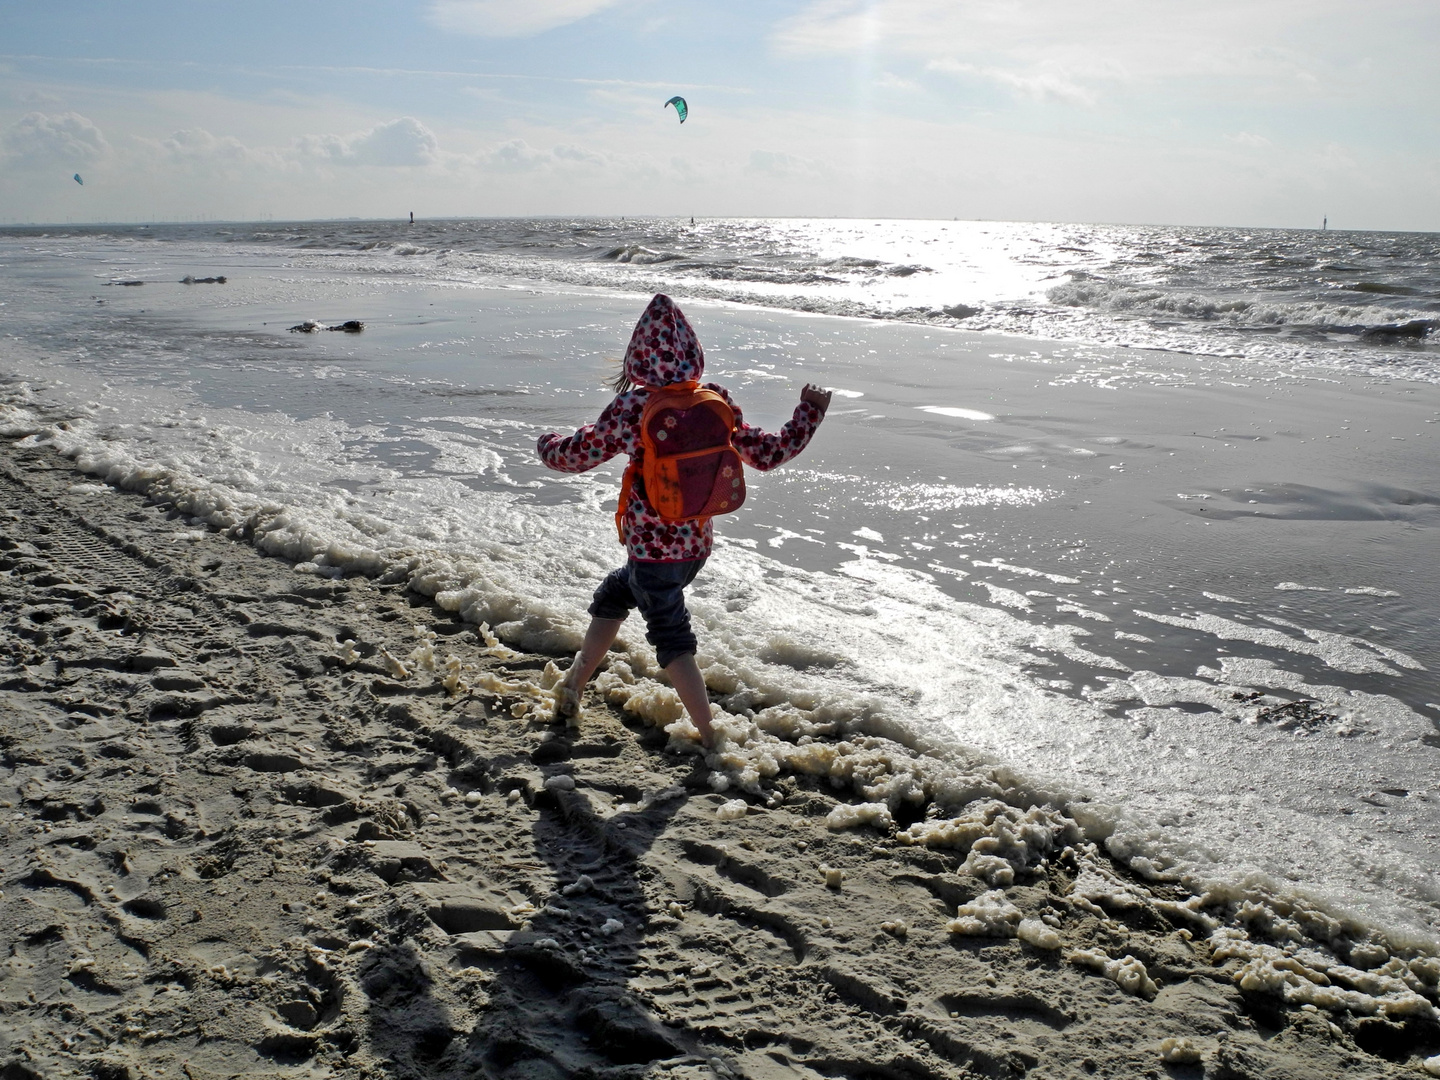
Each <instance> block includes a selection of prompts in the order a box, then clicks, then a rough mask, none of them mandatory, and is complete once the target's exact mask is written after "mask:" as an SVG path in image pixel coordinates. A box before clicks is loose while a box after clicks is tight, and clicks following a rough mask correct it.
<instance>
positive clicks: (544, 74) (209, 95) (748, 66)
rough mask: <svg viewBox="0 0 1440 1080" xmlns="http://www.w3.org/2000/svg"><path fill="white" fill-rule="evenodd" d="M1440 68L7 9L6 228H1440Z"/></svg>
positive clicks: (1393, 41)
mask: <svg viewBox="0 0 1440 1080" xmlns="http://www.w3.org/2000/svg"><path fill="white" fill-rule="evenodd" d="M1437 45H1440V3H1436V2H1435V0H1371V2H1369V3H1366V4H1356V3H1354V2H1353V0H1346V2H1343V3H1342V2H1338V0H1303V2H1300V0H1248V2H1239V0H1209V2H1207V3H1205V4H1195V3H1192V2H1185V3H1182V2H1178V0H1086V2H1084V3H1079V2H1076V0H773V2H769V3H758V2H749V0H735V2H728V3H713V2H711V3H702V2H699V0H668V2H663V3H662V2H658V0H526V2H517V0H424V2H413V3H401V2H396V0H350V2H347V3H343V4H341V3H336V2H331V0H292V2H290V3H278V2H273V0H263V2H253V0H252V2H240V3H235V2H231V3H221V2H218V0H188V2H183V3H175V2H160V0H127V2H125V3H116V2H114V0H106V2H94V0H66V2H64V3H52V4H34V3H28V2H27V3H22V2H20V0H0V221H10V220H20V221H30V220H36V221H47V220H48V221H64V220H76V221H80V220H99V219H112V220H149V219H152V218H179V217H184V218H194V217H200V216H205V217H211V218H257V217H263V216H271V217H275V218H297V217H301V218H308V217H343V216H365V217H369V216H382V217H398V216H403V215H404V214H405V213H406V212H408V211H410V210H414V211H415V212H416V213H417V215H420V216H440V215H472V214H482V215H488V214H627V215H639V214H697V215H715V214H741V215H750V214H755V215H770V214H807V215H857V216H897V217H945V218H949V217H963V218H1010V219H1022V220H1082V221H1137V222H1175V223H1213V224H1240V225H1256V226H1260V225H1282V226H1285V225H1295V226H1312V225H1314V224H1317V223H1318V220H1319V218H1320V217H1322V216H1327V215H1328V216H1329V218H1330V219H1331V222H1332V224H1334V225H1338V226H1350V227H1357V228H1395V229H1427V230H1440V146H1437V141H1436V140H1435V139H1434V138H1433V126H1434V109H1435V104H1436V102H1437V101H1440V64H1437V63H1436V62H1435V59H1434V54H1435V51H1436V46H1437ZM672 93H681V94H684V95H685V96H686V97H687V98H688V99H689V101H690V105H691V110H692V111H691V118H690V120H689V121H688V122H687V123H686V124H685V125H684V126H683V127H681V126H680V125H679V124H678V123H677V122H676V119H675V116H674V114H673V112H669V111H666V110H665V109H663V107H662V103H663V102H664V101H665V99H666V98H667V97H669V96H670V95H671V94H672ZM76 171H78V172H80V173H81V174H82V175H84V176H85V181H86V182H85V185H84V187H83V188H82V187H80V186H79V185H76V184H74V183H73V181H71V180H70V179H69V177H70V175H71V173H74V172H76Z"/></svg>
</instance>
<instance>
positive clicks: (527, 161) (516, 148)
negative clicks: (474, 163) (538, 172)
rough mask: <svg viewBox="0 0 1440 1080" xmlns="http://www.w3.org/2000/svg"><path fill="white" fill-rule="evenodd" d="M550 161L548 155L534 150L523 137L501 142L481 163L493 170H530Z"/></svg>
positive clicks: (509, 171) (510, 171)
mask: <svg viewBox="0 0 1440 1080" xmlns="http://www.w3.org/2000/svg"><path fill="white" fill-rule="evenodd" d="M549 162H550V155H549V154H547V153H545V151H543V150H536V149H535V148H534V147H533V146H531V145H530V144H529V143H527V142H526V141H525V140H524V139H511V140H510V141H509V142H503V143H501V144H500V145H499V146H497V147H496V148H495V149H494V150H492V151H490V153H488V154H486V155H485V156H484V157H483V158H482V164H483V165H484V166H485V167H486V168H489V169H492V170H494V171H495V172H507V173H513V172H530V171H531V170H533V169H539V168H542V167H543V166H545V165H547V164H548V163H549Z"/></svg>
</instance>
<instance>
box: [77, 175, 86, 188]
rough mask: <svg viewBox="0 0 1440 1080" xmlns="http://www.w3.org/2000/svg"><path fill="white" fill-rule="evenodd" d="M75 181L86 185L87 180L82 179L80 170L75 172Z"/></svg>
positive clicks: (82, 185)
mask: <svg viewBox="0 0 1440 1080" xmlns="http://www.w3.org/2000/svg"><path fill="white" fill-rule="evenodd" d="M75 182H76V183H77V184H79V185H80V186H81V187H84V186H85V181H84V180H81V179H80V174H79V173H78V172H77V173H76V174H75Z"/></svg>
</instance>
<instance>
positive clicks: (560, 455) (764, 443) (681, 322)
mask: <svg viewBox="0 0 1440 1080" xmlns="http://www.w3.org/2000/svg"><path fill="white" fill-rule="evenodd" d="M704 370H705V358H704V353H703V352H702V350H701V348H700V343H699V341H698V340H697V339H696V338H695V332H694V331H693V330H692V329H691V327H690V324H689V323H688V322H687V321H686V319H685V316H684V315H683V314H681V312H680V309H679V308H677V307H676V306H675V304H674V302H673V301H672V300H671V299H670V298H669V297H668V296H665V295H663V294H661V295H657V296H656V297H655V298H654V299H653V300H651V301H650V306H649V307H648V308H646V310H645V314H644V315H642V316H641V317H640V322H639V323H638V324H637V325H636V327H635V333H634V336H632V338H631V339H630V347H629V349H627V350H626V353H625V372H626V374H627V375H629V377H630V379H631V380H632V381H633V382H636V383H639V384H640V385H639V386H638V387H636V388H635V389H633V390H627V391H625V392H624V393H622V394H620V395H618V396H617V397H616V398H615V400H614V401H612V402H611V403H610V404H609V405H607V406H606V407H605V411H604V412H602V413H601V414H600V417H599V419H597V420H596V421H595V422H594V423H593V424H586V425H585V426H584V427H582V428H580V430H579V431H577V432H575V434H573V435H570V436H567V437H563V438H562V437H561V436H560V435H558V434H556V433H553V432H551V433H549V434H546V435H542V436H541V437H540V441H539V444H538V446H537V449H538V451H539V453H540V458H541V460H542V461H544V462H545V464H546V465H547V466H549V467H550V468H552V469H556V470H558V471H560V472H572V473H579V472H585V471H586V470H587V469H593V468H594V467H595V466H597V465H599V464H601V463H602V462H605V461H609V460H610V459H611V458H613V457H615V456H616V455H617V454H629V455H630V459H631V462H632V464H633V465H634V466H635V467H636V469H637V471H638V469H639V468H640V467H642V466H643V464H644V462H643V454H644V449H643V447H642V446H641V443H640V414H641V413H642V412H643V411H644V409H645V401H646V399H647V398H648V397H649V396H650V390H649V388H650V387H652V386H668V385H670V384H671V383H677V382H684V381H687V380H690V379H698V378H699V376H700V375H701V374H702V373H703V372H704ZM705 386H706V388H707V389H710V390H714V391H716V392H717V393H719V394H720V395H721V396H722V397H723V398H725V400H726V401H727V402H728V403H729V404H730V407H731V408H732V409H734V410H735V434H734V436H733V439H732V441H733V444H734V446H735V450H736V451H737V452H738V453H739V455H740V458H741V460H742V461H744V462H745V464H747V465H749V466H750V467H751V468H754V469H758V470H759V471H761V472H765V471H767V470H769V469H773V468H775V466H777V465H781V464H784V463H785V462H787V461H789V460H790V459H791V458H793V457H794V456H795V455H796V454H798V453H800V451H801V450H804V449H805V447H806V445H807V444H808V443H809V442H810V439H811V437H812V436H813V435H814V434H815V429H816V428H818V427H819V426H820V410H819V409H817V408H816V407H815V406H814V405H811V404H810V403H809V402H804V401H802V402H800V404H798V405H796V406H795V412H794V415H793V416H792V417H791V418H790V421H789V423H787V424H786V425H785V426H784V427H782V428H781V429H780V431H779V432H777V433H775V434H769V433H767V432H764V431H761V430H760V429H759V428H756V427H751V426H750V425H749V424H747V423H745V420H744V418H743V417H742V415H741V413H740V407H739V406H738V405H736V404H735V402H734V400H733V399H732V398H731V397H730V395H729V393H728V392H727V391H726V390H725V388H724V387H722V386H719V385H717V384H715V383H706V384H705ZM621 531H622V532H623V534H624V537H625V549H626V551H627V552H628V553H629V555H630V558H632V559H636V560H638V561H640V562H683V561H687V560H690V559H703V558H705V557H707V556H708V555H709V554H710V549H711V545H712V544H713V542H714V533H713V530H712V528H711V524H710V520H709V519H708V518H706V519H704V520H702V521H698V522H695V521H681V522H672V521H665V520H663V519H662V518H661V517H660V515H659V514H657V513H656V512H655V509H654V508H653V507H652V506H651V505H650V504H649V503H648V502H647V501H646V499H645V494H644V485H643V484H640V483H637V484H635V485H634V486H633V487H632V489H631V493H630V502H629V505H628V506H626V507H625V513H624V515H623V516H622V518H621Z"/></svg>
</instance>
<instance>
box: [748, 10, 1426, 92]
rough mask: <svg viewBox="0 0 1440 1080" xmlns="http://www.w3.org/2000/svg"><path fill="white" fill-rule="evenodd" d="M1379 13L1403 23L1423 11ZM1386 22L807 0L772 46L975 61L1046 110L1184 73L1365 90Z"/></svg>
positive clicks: (1368, 14)
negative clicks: (1369, 57) (1349, 84)
mask: <svg viewBox="0 0 1440 1080" xmlns="http://www.w3.org/2000/svg"><path fill="white" fill-rule="evenodd" d="M1376 5H1377V6H1381V7H1383V8H1384V9H1386V10H1387V11H1388V12H1390V13H1392V14H1402V15H1403V14H1405V13H1406V12H1419V11H1421V10H1422V8H1423V5H1422V4H1420V3H1418V2H1417V0H1376ZM1432 8H1433V3H1432ZM1414 17H1415V18H1417V19H1421V20H1423V21H1429V22H1433V21H1434V15H1433V13H1432V14H1429V15H1423V14H1422V15H1415V16H1414ZM1392 21H1393V20H1392ZM1386 27H1387V21H1386V20H1385V19H1383V18H1381V17H1378V15H1377V13H1376V12H1375V11H1374V10H1372V8H1371V7H1369V6H1364V5H1355V4H1353V3H1349V2H1347V0H1264V2H1261V3H1256V2H1255V0H1208V2H1207V3H1205V4H1178V3H1167V4H1157V3H1155V2H1154V0H1087V2H1086V3H1075V2H1074V0H1025V2H1023V3H1018V2H1016V0H965V2H964V3H957V2H955V0H812V2H811V3H809V4H808V5H807V6H806V7H804V8H803V9H802V10H801V11H800V12H798V13H797V14H795V15H793V16H791V17H789V18H786V19H784V20H782V21H780V22H779V23H778V24H776V26H775V27H774V29H773V31H772V33H771V37H770V44H771V46H772V47H773V48H774V49H776V50H777V51H778V52H780V53H782V54H787V55H798V56H825V55H853V56H857V57H883V58H884V59H885V60H886V61H889V62H894V61H895V60H896V59H897V58H902V57H909V58H913V59H917V60H919V61H921V63H922V64H923V63H925V62H931V63H936V64H937V65H944V64H946V63H949V64H951V65H970V68H971V70H972V71H973V72H974V73H976V74H980V75H983V76H985V77H986V78H989V79H991V80H993V81H995V82H1000V83H1004V84H1007V85H1009V86H1010V87H1011V88H1012V89H1014V90H1015V91H1017V92H1018V93H1020V94H1023V95H1024V96H1026V97H1029V98H1032V99H1035V100H1042V101H1070V102H1080V101H1084V102H1092V103H1093V101H1094V100H1095V99H1096V98H1097V96H1098V95H1099V91H1100V89H1102V88H1104V87H1106V86H1113V85H1118V84H1126V83H1128V84H1136V85H1142V86H1145V87H1147V88H1149V87H1151V86H1153V85H1154V84H1161V83H1166V82H1173V81H1175V80H1178V79H1186V78H1208V79H1211V80H1214V79H1221V80H1223V83H1224V85H1226V86H1228V87H1229V88H1230V89H1231V90H1232V91H1233V92H1234V93H1236V94H1239V95H1247V96H1248V95H1253V94H1255V93H1256V92H1257V91H1260V90H1263V91H1264V92H1266V93H1267V94H1271V95H1275V96H1280V97H1284V98H1293V97H1295V96H1296V95H1297V94H1301V93H1304V92H1305V91H1306V90H1311V91H1313V89H1314V88H1315V87H1317V86H1324V87H1326V88H1328V89H1329V90H1330V91H1331V92H1333V93H1339V94H1343V93H1345V92H1346V90H1345V89H1342V87H1341V84H1342V83H1344V82H1346V81H1347V80H1351V79H1354V80H1358V82H1359V83H1360V84H1362V85H1363V83H1364V81H1365V73H1364V66H1365V63H1366V61H1365V56H1366V50H1367V49H1370V48H1382V49H1387V50H1390V49H1393V48H1394V44H1393V43H1391V44H1389V45H1387V44H1386V42H1385V41H1384V40H1383V39H1382V38H1381V37H1379V36H1378V35H1381V34H1382V33H1383V32H1384V28H1386ZM1340 42H1344V43H1345V44H1344V46H1343V47H1339V46H1337V43H1340ZM941 69H943V67H942V68H941ZM952 71H953V68H952ZM1371 81H1373V79H1372V80H1371ZM1147 92H1148V89H1147Z"/></svg>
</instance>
